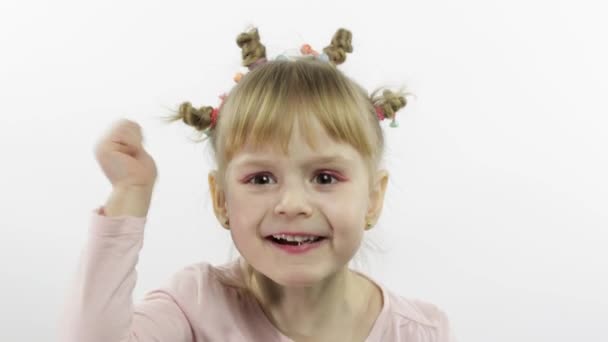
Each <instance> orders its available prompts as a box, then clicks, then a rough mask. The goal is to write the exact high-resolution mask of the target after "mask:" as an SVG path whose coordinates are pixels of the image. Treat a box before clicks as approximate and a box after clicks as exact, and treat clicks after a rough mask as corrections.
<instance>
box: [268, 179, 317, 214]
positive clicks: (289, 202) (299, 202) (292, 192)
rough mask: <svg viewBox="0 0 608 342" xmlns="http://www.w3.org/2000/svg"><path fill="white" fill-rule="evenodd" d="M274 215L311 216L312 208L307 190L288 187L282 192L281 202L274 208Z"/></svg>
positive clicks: (298, 187) (299, 187)
mask: <svg viewBox="0 0 608 342" xmlns="http://www.w3.org/2000/svg"><path fill="white" fill-rule="evenodd" d="M274 213H275V214H276V215H280V216H286V217H290V218H291V217H296V216H300V215H301V216H310V215H311V214H312V207H311V205H310V203H309V202H308V198H307V195H306V190H305V189H302V186H289V187H288V186H286V187H284V189H282V191H281V195H280V198H279V202H278V203H277V205H276V206H275V208H274Z"/></svg>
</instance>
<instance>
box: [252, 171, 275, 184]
mask: <svg viewBox="0 0 608 342" xmlns="http://www.w3.org/2000/svg"><path fill="white" fill-rule="evenodd" d="M271 179H272V178H270V176H269V175H267V174H259V175H255V176H253V177H251V178H250V179H249V181H248V183H250V184H257V185H264V184H269V181H270V180H271Z"/></svg>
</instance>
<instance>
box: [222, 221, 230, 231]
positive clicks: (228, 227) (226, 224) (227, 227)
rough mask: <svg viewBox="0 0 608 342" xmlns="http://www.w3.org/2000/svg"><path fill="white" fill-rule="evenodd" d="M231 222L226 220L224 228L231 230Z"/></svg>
mask: <svg viewBox="0 0 608 342" xmlns="http://www.w3.org/2000/svg"><path fill="white" fill-rule="evenodd" d="M229 222H230V221H229V220H228V219H227V218H226V219H225V220H224V224H223V226H224V228H226V229H230V226H229V225H228V223H229Z"/></svg>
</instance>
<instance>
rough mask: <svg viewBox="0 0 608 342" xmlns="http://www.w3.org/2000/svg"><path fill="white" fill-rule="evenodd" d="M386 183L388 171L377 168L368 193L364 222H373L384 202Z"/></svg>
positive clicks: (378, 215) (376, 218)
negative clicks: (367, 206) (367, 207)
mask: <svg viewBox="0 0 608 342" xmlns="http://www.w3.org/2000/svg"><path fill="white" fill-rule="evenodd" d="M387 183H388V171H386V170H378V171H377V173H376V175H375V177H374V178H373V184H372V187H371V190H370V193H369V196H370V197H369V209H368V211H367V215H366V216H365V219H366V222H369V223H372V224H375V223H376V221H377V220H378V218H379V217H380V213H381V212H382V205H383V204H384V194H385V193H386V185H387Z"/></svg>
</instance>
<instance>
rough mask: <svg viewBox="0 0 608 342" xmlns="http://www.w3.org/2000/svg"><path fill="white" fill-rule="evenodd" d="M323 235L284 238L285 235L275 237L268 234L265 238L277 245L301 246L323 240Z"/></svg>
mask: <svg viewBox="0 0 608 342" xmlns="http://www.w3.org/2000/svg"><path fill="white" fill-rule="evenodd" d="M325 239H326V238H325V237H322V236H310V237H302V238H286V237H277V236H273V235H271V236H268V237H267V238H266V240H269V241H271V242H274V243H276V244H279V245H287V246H302V245H306V244H312V243H316V242H319V241H322V240H325Z"/></svg>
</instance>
